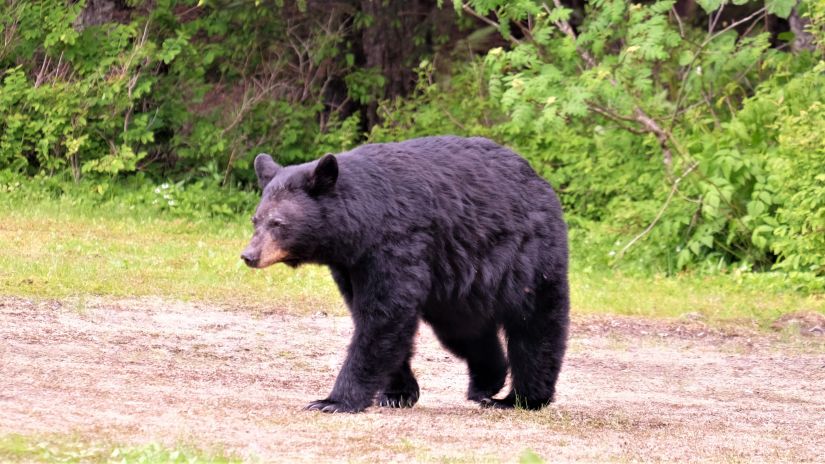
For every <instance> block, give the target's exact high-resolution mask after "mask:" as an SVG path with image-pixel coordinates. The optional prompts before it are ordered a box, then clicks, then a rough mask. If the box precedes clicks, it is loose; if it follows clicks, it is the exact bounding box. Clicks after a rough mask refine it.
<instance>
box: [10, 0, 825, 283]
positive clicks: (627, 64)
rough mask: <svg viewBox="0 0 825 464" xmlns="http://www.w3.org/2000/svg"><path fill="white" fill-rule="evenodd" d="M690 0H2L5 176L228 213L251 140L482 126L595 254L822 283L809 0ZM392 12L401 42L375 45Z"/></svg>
mask: <svg viewBox="0 0 825 464" xmlns="http://www.w3.org/2000/svg"><path fill="white" fill-rule="evenodd" d="M103 3H105V2H103ZM109 3H110V4H120V3H118V2H109ZM379 3H380V2H379ZM697 3H698V5H699V8H698V9H696V10H695V11H693V12H692V13H684V12H683V11H682V10H683V7H684V6H685V4H692V2H673V1H658V2H640V3H628V2H625V1H618V0H600V1H593V2H589V3H587V4H586V5H584V6H581V4H582V3H581V2H568V3H563V2H553V3H551V2H542V1H533V0H519V1H504V0H471V1H468V2H464V3H462V2H459V1H456V2H454V3H453V5H450V4H447V5H443V6H442V5H436V4H435V3H434V2H433V3H432V4H431V5H430V6H428V7H427V4H426V2H424V1H423V0H420V1H416V2H410V3H409V5H413V4H414V5H415V8H419V9H422V8H424V10H422V11H424V12H425V13H426V11H425V10H426V9H425V7H427V8H430V9H431V10H432V12H437V13H438V14H435V13H432V12H431V13H429V14H425V15H422V18H425V19H421V20H420V21H419V22H417V23H409V20H407V19H404V20H403V21H407V22H403V21H402V20H397V21H396V20H393V18H392V17H385V16H390V15H389V14H387V15H382V14H381V12H380V11H381V9H380V8H373V7H372V6H370V5H371V4H370V2H354V1H353V2H346V1H341V2H330V3H328V4H324V5H320V4H316V3H314V2H311V1H310V2H297V3H292V2H282V1H271V2H266V1H255V2H252V1H250V2H220V1H216V2H210V1H200V2H197V1H195V0H190V1H173V0H158V1H153V2H149V1H140V0H130V1H128V2H122V5H121V6H122V8H121V9H120V10H118V9H117V8H115V10H114V11H115V13H117V12H118V11H119V12H120V13H121V14H120V16H118V14H110V15H109V16H108V17H105V18H102V19H101V18H95V17H92V15H91V14H90V12H91V11H92V10H93V7H95V6H99V5H100V4H101V2H100V1H98V2H95V1H92V0H86V1H84V0H81V1H76V2H73V1H66V0H45V1H38V2H32V1H26V0H10V1H7V2H5V4H4V5H3V6H0V10H2V11H0V36H2V37H3V40H2V41H0V170H2V171H3V172H2V173H0V191H2V192H5V193H7V194H9V193H14V192H15V191H18V192H20V191H23V190H25V188H22V187H20V182H21V179H23V178H33V179H36V181H37V182H36V183H37V184H38V185H40V186H41V187H42V189H45V190H46V191H48V192H57V194H59V193H60V192H62V191H63V190H65V189H66V188H67V187H63V185H65V183H66V181H70V182H75V183H77V185H80V186H83V187H82V189H85V190H90V191H93V192H94V193H93V196H94V195H97V196H99V197H100V198H101V199H103V198H105V199H107V200H108V201H110V200H111V199H112V198H118V199H128V200H129V201H144V202H147V203H153V204H158V205H159V207H162V208H165V209H169V210H172V211H181V212H184V213H185V214H196V215H203V214H206V215H224V214H227V215H232V214H236V213H237V212H239V211H243V210H244V209H245V208H248V207H249V205H248V203H249V202H250V201H251V200H250V198H252V197H251V196H249V195H247V194H246V193H244V192H243V191H244V190H245V189H248V188H250V187H251V185H252V181H253V176H252V174H251V171H250V161H251V159H252V156H254V154H255V153H257V152H259V151H268V152H271V153H274V154H276V156H277V158H278V159H279V160H280V161H281V162H284V163H290V162H298V161H303V160H307V159H312V158H315V157H317V156H318V155H319V154H321V153H324V152H328V151H332V152H335V151H341V150H344V149H347V148H349V147H351V146H354V145H356V144H357V143H361V142H364V141H384V140H398V139H403V138H409V137H413V136H419V135H434V134H445V133H453V134H465V135H484V136H487V137H491V138H493V139H495V140H497V141H499V142H501V143H504V144H507V145H510V146H512V147H514V148H515V149H516V150H517V151H519V152H520V153H522V154H523V155H524V156H525V157H527V158H528V160H529V161H530V162H531V163H532V164H533V166H534V167H535V168H536V169H537V170H538V171H539V172H540V173H541V174H542V175H544V176H545V177H547V178H548V179H549V180H550V181H551V182H552V183H553V185H554V186H556V187H557V189H558V190H559V192H560V193H561V198H562V200H563V202H564V203H565V206H566V208H567V211H568V219H569V222H570V223H571V226H572V228H571V230H572V234H573V236H574V238H576V240H577V243H579V244H580V248H581V249H582V251H580V252H579V253H580V254H579V256H580V259H581V260H583V261H587V262H588V263H589V265H592V266H607V265H618V266H622V267H624V268H625V269H628V270H643V271H645V272H651V271H661V272H666V273H673V272H678V271H680V270H683V269H695V270H703V271H708V272H719V271H722V272H728V271H736V272H742V271H753V270H756V271H759V270H771V269H772V270H777V271H781V272H785V273H786V274H787V275H788V277H789V278H790V279H791V280H790V281H791V282H792V283H793V285H797V286H799V287H801V288H806V289H809V290H816V289H822V288H825V283H823V282H825V265H823V263H825V135H823V134H825V60H824V56H823V54H824V53H825V32H823V31H824V30H825V2H823V1H822V0H809V1H802V2H799V3H798V4H797V2H795V1H792V0H768V1H765V2H747V1H742V0H736V1H733V2H732V3H731V2H727V1H721V0H703V1H699V2H697ZM402 4H403V3H399V4H398V5H402ZM398 5H396V2H388V3H386V2H385V6H389V8H390V9H392V8H401V7H400V6H398ZM422 5H423V6H422ZM453 7H454V9H455V11H454V12H453V11H450V10H451V9H452V8H453ZM410 8H413V7H412V6H410ZM392 13H393V14H395V13H397V12H396V11H393V12H392ZM445 13H448V15H445ZM445 18H446V19H445ZM786 18H787V21H785V19H786ZM777 21H780V22H781V21H784V22H783V24H786V23H787V24H790V25H791V27H790V28H789V29H788V30H777V29H776V28H772V27H770V24H773V23H775V22H777ZM377 27H383V28H385V29H382V30H376V29H375V28H377ZM387 28H389V29H393V28H395V30H397V31H402V32H404V33H405V34H407V33H408V34H409V35H410V37H409V46H406V45H401V44H399V45H398V47H399V49H404V50H405V53H406V54H402V55H403V56H399V57H397V59H395V61H392V62H389V61H387V62H380V60H379V61H376V60H378V58H373V57H375V56H384V57H385V58H386V55H387V51H386V48H380V49H377V50H369V49H368V47H369V46H372V45H373V44H372V43H365V42H368V41H369V40H372V39H374V38H375V37H376V36H377V35H380V34H379V33H380V32H381V31H384V30H389V29H387ZM405 44H406V42H405ZM382 46H385V44H382ZM405 47H406V48H405ZM376 63H377V64H376ZM370 64H376V66H375V67H371V66H370ZM399 76H401V78H404V76H412V77H410V79H412V82H413V84H414V85H410V86H408V87H409V88H411V89H412V91H408V90H405V89H406V87H405V85H396V83H397V81H398V79H399ZM413 78H414V79H413ZM403 82H406V81H403ZM403 82H402V83H403ZM391 88H392V89H400V90H394V91H390V90H389V89H391ZM403 92H407V93H406V95H401V94H402V93H403ZM164 185H165V187H164ZM219 186H222V189H223V190H221V187H219ZM226 189H229V190H230V191H232V192H236V193H233V194H231V195H229V194H227V190H226ZM238 190H240V192H238Z"/></svg>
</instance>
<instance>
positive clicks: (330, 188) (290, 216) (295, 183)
mask: <svg viewBox="0 0 825 464" xmlns="http://www.w3.org/2000/svg"><path fill="white" fill-rule="evenodd" d="M255 173H256V174H257V175H258V185H260V187H261V189H262V190H263V193H262V195H261V202H260V203H259V204H258V207H257V209H256V210H255V215H254V216H252V224H253V226H254V227H255V232H254V235H253V236H252V240H251V241H250V242H249V246H247V247H246V249H245V250H244V251H243V253H241V259H243V261H244V262H245V263H246V264H247V266H249V267H253V268H259V269H260V268H264V267H267V266H270V265H272V264H275V263H285V264H287V265H290V266H293V267H295V266H297V265H299V264H301V263H303V262H307V261H314V260H315V259H317V256H316V255H317V250H318V247H319V246H320V245H322V244H323V242H324V241H325V240H326V239H325V233H326V232H328V230H327V229H328V227H327V225H326V224H325V222H324V216H325V215H324V214H323V211H322V205H321V202H322V201H324V198H326V197H328V196H329V195H331V194H333V192H334V190H335V185H336V182H337V180H338V162H337V160H336V159H335V157H334V156H333V155H329V154H328V155H325V156H324V157H322V158H321V159H319V160H317V161H313V162H310V163H305V164H301V165H297V166H287V167H282V166H279V165H278V164H276V163H275V161H273V160H272V157H270V156H269V155H267V154H264V153H262V154H260V155H258V156H257V157H256V158H255Z"/></svg>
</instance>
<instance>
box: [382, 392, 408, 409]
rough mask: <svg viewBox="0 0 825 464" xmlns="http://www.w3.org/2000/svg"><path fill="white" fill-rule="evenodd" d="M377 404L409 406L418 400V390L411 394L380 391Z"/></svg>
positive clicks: (398, 406) (389, 406) (395, 406)
mask: <svg viewBox="0 0 825 464" xmlns="http://www.w3.org/2000/svg"><path fill="white" fill-rule="evenodd" d="M377 402H378V405H379V406H381V407H384V408H411V407H413V406H414V405H415V403H417V402H418V392H415V393H412V394H409V393H408V394H406V395H404V394H399V393H382V394H381V395H379V396H378V401H377Z"/></svg>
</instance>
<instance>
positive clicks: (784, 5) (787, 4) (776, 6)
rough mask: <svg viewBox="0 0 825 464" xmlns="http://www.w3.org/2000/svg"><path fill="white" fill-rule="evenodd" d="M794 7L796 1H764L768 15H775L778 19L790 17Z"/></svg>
mask: <svg viewBox="0 0 825 464" xmlns="http://www.w3.org/2000/svg"><path fill="white" fill-rule="evenodd" d="M794 5H796V0H765V7H767V9H768V13H770V14H775V15H776V16H779V17H780V18H787V17H788V16H790V15H791V10H792V9H793V7H794Z"/></svg>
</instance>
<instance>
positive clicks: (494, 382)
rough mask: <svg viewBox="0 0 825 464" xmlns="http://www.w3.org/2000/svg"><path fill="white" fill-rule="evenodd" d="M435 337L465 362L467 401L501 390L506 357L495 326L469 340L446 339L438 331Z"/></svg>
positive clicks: (488, 396) (488, 395)
mask: <svg viewBox="0 0 825 464" xmlns="http://www.w3.org/2000/svg"><path fill="white" fill-rule="evenodd" d="M436 335H437V336H438V339H439V340H440V341H441V343H442V344H443V345H444V347H445V348H447V349H448V350H450V351H451V352H452V353H453V354H455V355H456V356H458V357H460V358H462V359H464V360H466V361H467V369H468V370H469V374H470V385H469V388H468V389H467V399H468V400H470V401H476V402H482V401H485V400H486V399H489V398H490V397H492V396H493V395H495V394H496V393H498V392H499V390H501V387H503V386H504V381H505V379H506V377H507V358H506V357H505V356H504V351H503V350H502V347H501V341H500V340H499V339H498V333H497V329H496V327H495V326H492V327H489V328H487V329H486V330H485V331H484V332H483V333H482V334H481V335H479V336H476V337H472V338H456V337H449V336H447V335H445V334H439V333H438V331H436Z"/></svg>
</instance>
